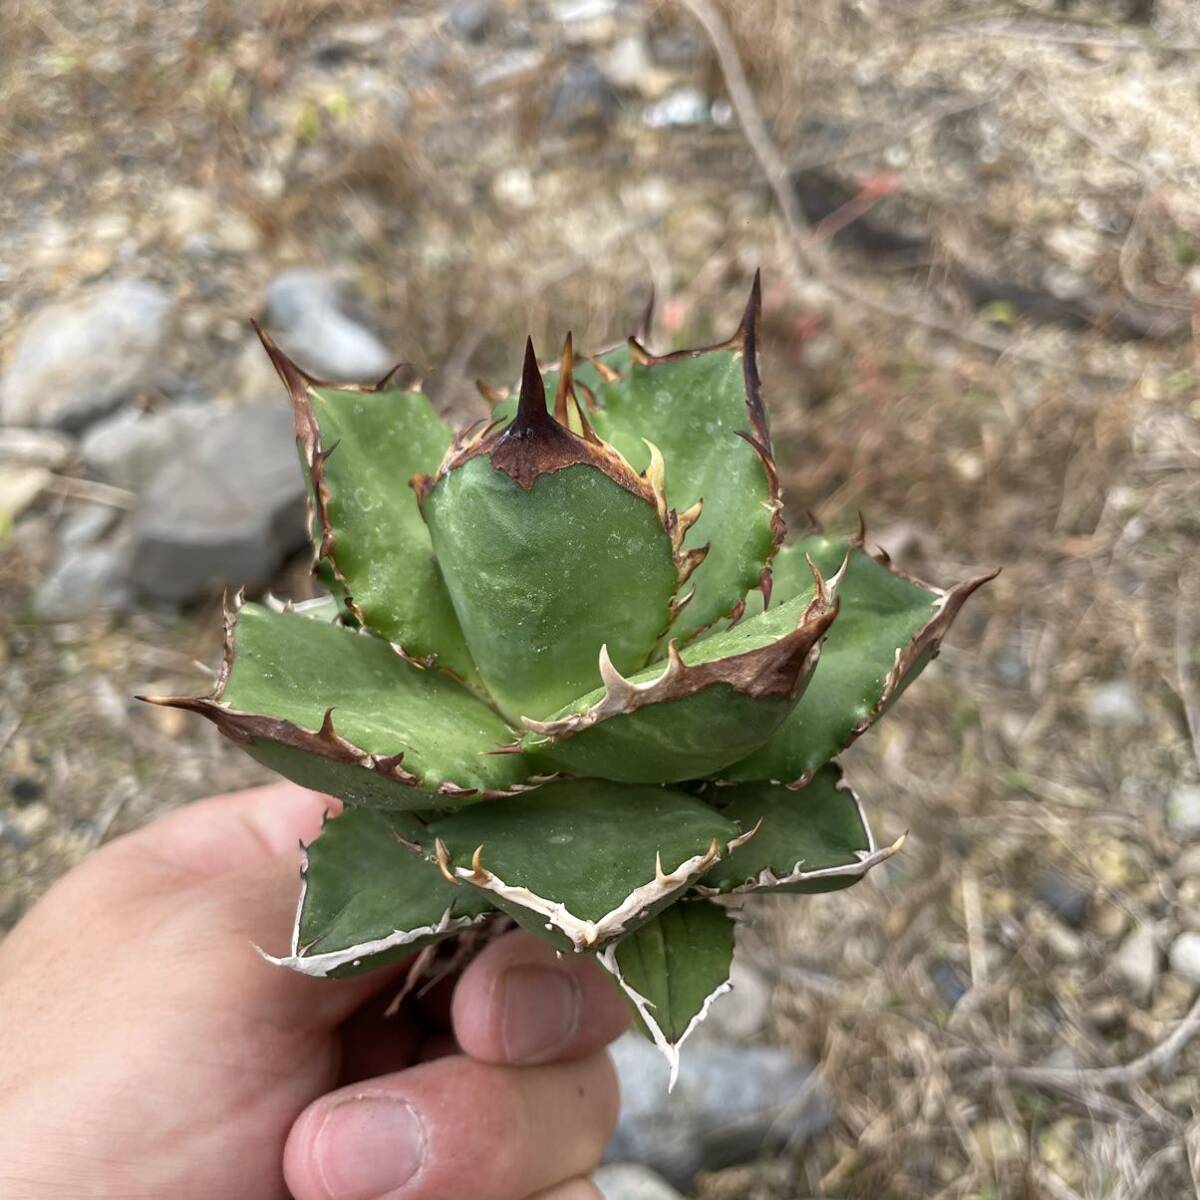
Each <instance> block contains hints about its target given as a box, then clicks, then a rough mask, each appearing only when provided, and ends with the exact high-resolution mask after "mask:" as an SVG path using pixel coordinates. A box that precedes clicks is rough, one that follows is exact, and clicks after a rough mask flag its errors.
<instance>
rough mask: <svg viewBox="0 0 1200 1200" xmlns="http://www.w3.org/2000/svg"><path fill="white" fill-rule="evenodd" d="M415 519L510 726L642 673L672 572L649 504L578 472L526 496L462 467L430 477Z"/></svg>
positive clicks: (484, 462) (553, 476)
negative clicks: (621, 675) (611, 670)
mask: <svg viewBox="0 0 1200 1200" xmlns="http://www.w3.org/2000/svg"><path fill="white" fill-rule="evenodd" d="M425 519H426V520H427V521H428V523H429V528H430V532H431V533H432V535H433V544H434V547H435V549H436V552H437V555H438V561H439V562H440V563H441V566H442V571H443V573H444V575H445V577H446V582H447V584H448V586H449V589H450V594H451V596H452V597H453V599H454V606H455V608H456V609H457V611H458V615H459V619H460V621H461V622H462V627H463V629H464V630H465V631H466V635H467V639H468V641H469V642H470V645H471V651H472V653H473V655H474V657H475V661H476V663H477V664H478V665H479V671H480V674H481V675H482V676H483V679H484V682H485V683H486V685H487V688H488V691H489V692H490V693H491V695H492V697H493V698H494V700H495V701H496V704H497V706H498V708H499V709H500V711H501V712H503V713H505V714H506V715H507V716H508V717H509V718H510V719H511V720H514V721H515V720H518V719H519V718H520V717H522V716H529V717H535V718H536V717H544V716H546V715H547V714H548V713H552V712H555V711H557V710H558V709H560V708H561V707H562V706H563V705H564V704H566V703H567V702H568V701H569V700H571V699H573V698H574V697H576V696H579V695H582V694H583V693H584V692H588V691H590V690H591V689H592V688H594V687H595V686H596V685H597V684H598V683H599V682H600V674H599V669H598V667H597V662H598V659H599V653H600V647H601V646H602V645H604V644H606V643H607V645H608V649H609V654H610V655H611V656H612V660H613V662H614V663H616V664H617V666H618V668H619V669H620V670H623V671H628V672H632V671H636V670H638V669H639V668H640V667H642V666H644V665H645V663H646V661H647V659H648V658H649V656H650V653H651V651H652V650H653V647H654V645H655V642H656V641H657V639H658V635H659V634H660V633H661V632H662V630H663V629H664V628H665V627H666V625H667V623H668V620H669V605H670V601H671V597H672V595H673V594H674V591H675V581H676V568H675V561H674V557H673V554H672V548H671V539H670V536H669V534H668V533H667V532H666V530H665V529H664V528H663V524H662V522H661V520H660V519H659V516H658V513H657V511H656V509H655V507H654V505H653V504H652V503H648V502H647V501H646V500H645V499H644V498H643V497H642V496H640V495H635V494H634V493H633V492H631V491H628V490H627V489H626V488H625V487H623V486H621V485H620V484H619V483H617V482H615V481H614V480H613V479H611V478H610V477H609V476H608V475H606V474H605V473H604V472H603V471H601V470H599V469H598V468H596V467H593V466H590V465H587V464H583V463H580V464H576V465H572V466H567V467H564V468H562V469H561V470H555V471H552V472H550V473H548V474H542V475H539V476H538V477H537V478H536V479H535V480H534V481H533V484H532V486H531V487H530V488H529V489H528V490H526V489H525V488H524V487H522V485H521V484H520V483H518V482H517V481H516V480H515V479H513V478H511V477H510V476H509V475H508V474H506V473H505V472H504V471H502V470H498V469H497V468H496V467H494V466H493V465H492V463H491V462H490V461H489V460H488V458H487V457H483V456H481V457H476V458H472V459H470V460H469V461H467V462H466V463H464V464H463V465H462V466H459V467H456V468H454V469H453V470H451V471H450V472H449V473H448V474H447V475H445V476H444V477H443V478H441V479H440V480H439V481H438V482H437V484H436V485H435V486H434V487H433V489H432V490H431V492H430V493H429V495H428V496H427V497H426V499H425Z"/></svg>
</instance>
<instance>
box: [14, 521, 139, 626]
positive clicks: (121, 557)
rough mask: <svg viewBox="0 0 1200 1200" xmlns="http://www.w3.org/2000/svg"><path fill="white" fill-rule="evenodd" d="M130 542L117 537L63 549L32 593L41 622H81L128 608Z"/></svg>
mask: <svg viewBox="0 0 1200 1200" xmlns="http://www.w3.org/2000/svg"><path fill="white" fill-rule="evenodd" d="M129 554H130V541H129V538H128V537H127V536H119V537H117V538H114V539H113V540H112V541H110V542H105V543H102V544H101V545H97V546H83V547H79V548H75V547H66V548H64V550H63V552H62V554H61V556H60V557H59V559H58V561H57V562H56V563H55V565H54V568H53V569H52V570H51V572H50V574H49V575H47V576H46V578H45V579H43V580H42V582H41V584H40V585H39V586H38V588H37V590H36V591H35V592H34V594H33V613H34V616H36V617H37V618H38V619H39V620H41V621H81V620H83V619H85V618H87V617H91V616H95V615H97V614H99V613H119V612H124V611H125V610H126V609H127V608H128V607H129V601H130V590H129V582H128V573H129Z"/></svg>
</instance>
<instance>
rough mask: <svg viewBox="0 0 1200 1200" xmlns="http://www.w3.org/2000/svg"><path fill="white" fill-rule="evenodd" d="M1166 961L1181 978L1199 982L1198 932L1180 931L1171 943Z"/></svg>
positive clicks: (1199, 941) (1199, 954)
mask: <svg viewBox="0 0 1200 1200" xmlns="http://www.w3.org/2000/svg"><path fill="white" fill-rule="evenodd" d="M1167 961H1168V962H1169V963H1170V964H1171V970H1172V971H1174V972H1175V974H1176V975H1178V976H1179V977H1180V978H1181V979H1186V980H1187V981H1188V983H1196V984H1200V933H1194V932H1191V931H1189V932H1187V933H1181V934H1180V935H1179V936H1178V937H1177V938H1176V939H1175V940H1174V941H1173V942H1172V943H1171V950H1170V953H1169V954H1168V955H1167Z"/></svg>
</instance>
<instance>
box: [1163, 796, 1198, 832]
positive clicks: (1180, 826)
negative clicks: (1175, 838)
mask: <svg viewBox="0 0 1200 1200" xmlns="http://www.w3.org/2000/svg"><path fill="white" fill-rule="evenodd" d="M1167 824H1168V825H1169V826H1170V827H1171V829H1172V831H1173V832H1175V833H1180V834H1183V836H1184V837H1195V836H1196V834H1200V787H1197V786H1196V785H1195V784H1192V783H1184V784H1181V785H1180V786H1179V787H1177V788H1176V789H1175V790H1174V791H1173V792H1172V793H1171V794H1170V795H1169V796H1168V797H1167Z"/></svg>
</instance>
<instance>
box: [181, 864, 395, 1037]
mask: <svg viewBox="0 0 1200 1200" xmlns="http://www.w3.org/2000/svg"><path fill="white" fill-rule="evenodd" d="M300 891H301V885H300V855H299V852H298V850H292V851H290V852H284V853H282V854H279V855H276V856H275V857H274V858H269V859H265V860H263V861H260V862H257V863H254V864H252V865H250V866H244V867H242V868H240V869H237V870H233V871H226V872H223V873H222V874H219V875H215V876H211V877H209V878H207V879H204V880H203V881H201V882H200V883H199V884H196V885H193V886H192V887H190V888H187V889H186V890H185V895H186V901H187V903H188V904H189V905H190V913H189V918H190V919H189V924H190V925H191V926H192V927H193V929H194V931H195V932H194V933H193V935H192V936H193V948H194V950H195V953H196V956H197V959H198V962H197V966H199V967H201V968H202V969H203V970H205V972H206V973H208V974H209V975H210V977H216V978H217V979H219V980H222V981H224V982H223V984H222V986H223V987H224V988H225V989H226V990H228V991H229V993H230V995H231V996H236V998H237V1003H238V1004H240V1005H242V1006H243V1007H245V1008H247V1009H249V1010H250V1015H254V1010H258V1011H259V1012H261V1013H262V1015H263V1017H264V1018H268V1019H271V1020H276V1021H287V1022H290V1023H293V1024H296V1025H299V1026H301V1027H304V1028H308V1029H311V1030H312V1031H313V1032H320V1031H323V1030H327V1029H332V1028H333V1027H334V1026H336V1025H339V1024H341V1023H342V1021H344V1020H345V1019H346V1018H347V1017H349V1016H350V1015H351V1013H353V1012H354V1011H355V1010H356V1009H357V1008H359V1007H360V1006H361V1005H362V1004H363V1003H364V1002H365V1001H366V1000H368V999H369V998H370V997H371V996H374V995H376V994H377V993H378V992H380V991H381V990H383V989H385V988H388V987H398V986H399V981H400V980H401V979H402V978H403V976H404V974H405V972H406V971H407V969H408V967H407V964H405V963H401V964H397V965H395V966H393V967H391V968H383V969H380V970H378V971H373V972H371V973H370V974H367V975H361V976H355V977H352V978H349V979H314V978H311V977H310V976H306V975H301V974H300V973H299V972H297V971H293V970H291V969H289V968H288V967H286V966H282V965H280V964H277V963H273V962H269V961H268V960H267V958H266V957H265V955H268V954H269V955H272V956H273V957H284V956H286V955H288V954H290V953H293V952H294V950H295V946H296V942H295V938H296V930H297V925H298V922H299V917H300V914H299V903H300Z"/></svg>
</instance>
